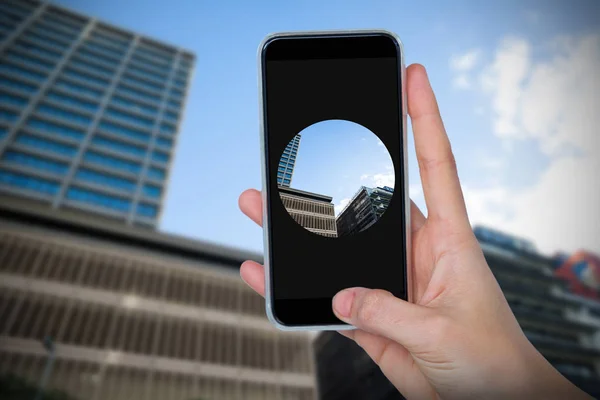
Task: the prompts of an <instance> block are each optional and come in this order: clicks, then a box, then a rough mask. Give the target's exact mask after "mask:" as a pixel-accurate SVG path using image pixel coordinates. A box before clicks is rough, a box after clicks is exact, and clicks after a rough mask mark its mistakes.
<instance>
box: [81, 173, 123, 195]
mask: <svg viewBox="0 0 600 400" xmlns="http://www.w3.org/2000/svg"><path fill="white" fill-rule="evenodd" d="M75 178H76V179H79V180H82V181H87V182H90V183H94V184H97V185H104V186H110V187H111V188H115V189H121V190H126V191H128V192H132V191H133V190H134V189H135V182H133V181H130V180H129V179H125V178H119V177H117V176H113V175H108V174H105V173H102V172H96V171H92V170H91V169H80V170H78V171H77V172H76V173H75Z"/></svg>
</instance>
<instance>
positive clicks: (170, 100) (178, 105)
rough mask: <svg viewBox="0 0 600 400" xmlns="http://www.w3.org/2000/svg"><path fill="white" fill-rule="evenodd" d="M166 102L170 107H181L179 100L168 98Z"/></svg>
mask: <svg viewBox="0 0 600 400" xmlns="http://www.w3.org/2000/svg"><path fill="white" fill-rule="evenodd" d="M167 104H169V105H170V106H171V107H175V108H181V102H180V101H177V100H173V99H169V100H168V101H167Z"/></svg>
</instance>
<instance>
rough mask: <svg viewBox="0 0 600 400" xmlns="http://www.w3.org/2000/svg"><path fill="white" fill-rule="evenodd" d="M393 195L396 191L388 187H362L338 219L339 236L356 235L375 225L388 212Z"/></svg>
mask: <svg viewBox="0 0 600 400" xmlns="http://www.w3.org/2000/svg"><path fill="white" fill-rule="evenodd" d="M393 195H394V189H392V188H390V187H388V186H385V187H377V188H368V187H366V186H361V188H360V189H359V190H358V191H357V192H356V194H355V195H354V196H353V197H352V199H351V200H350V202H349V203H348V204H347V205H346V207H344V208H343V209H342V211H341V212H340V213H339V215H338V216H337V218H336V225H337V232H338V236H340V237H342V236H347V235H352V234H356V233H358V232H361V231H363V230H365V229H367V228H368V227H370V226H371V225H373V224H374V223H375V222H377V220H378V219H379V218H381V216H382V215H383V213H384V212H385V210H387V207H388V205H389V204H390V201H391V200H392V196H393Z"/></svg>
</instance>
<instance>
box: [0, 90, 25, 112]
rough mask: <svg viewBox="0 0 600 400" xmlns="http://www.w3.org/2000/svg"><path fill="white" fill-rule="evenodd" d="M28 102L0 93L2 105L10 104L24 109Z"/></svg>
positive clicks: (21, 98) (23, 98)
mask: <svg viewBox="0 0 600 400" xmlns="http://www.w3.org/2000/svg"><path fill="white" fill-rule="evenodd" d="M27 102H28V100H27V99H26V98H25V97H21V96H14V95H12V94H8V93H4V92H0V104H10V105H13V106H16V107H19V108H21V107H24V106H25V105H26V104H27Z"/></svg>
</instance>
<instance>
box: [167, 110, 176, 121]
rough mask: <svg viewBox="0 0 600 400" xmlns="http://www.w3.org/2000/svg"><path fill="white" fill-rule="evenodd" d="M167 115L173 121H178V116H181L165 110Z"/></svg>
mask: <svg viewBox="0 0 600 400" xmlns="http://www.w3.org/2000/svg"><path fill="white" fill-rule="evenodd" d="M165 117H166V118H167V119H169V120H171V121H173V122H177V118H179V115H178V114H177V113H174V112H173V111H167V112H165Z"/></svg>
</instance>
